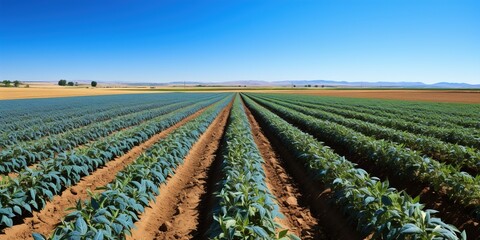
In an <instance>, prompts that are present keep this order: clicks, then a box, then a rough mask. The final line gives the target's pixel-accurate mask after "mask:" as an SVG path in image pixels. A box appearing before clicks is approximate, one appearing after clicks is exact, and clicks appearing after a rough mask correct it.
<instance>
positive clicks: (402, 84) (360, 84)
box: [123, 80, 480, 88]
mask: <svg viewBox="0 0 480 240" xmlns="http://www.w3.org/2000/svg"><path fill="white" fill-rule="evenodd" d="M123 84H128V85H133V86H171V85H184V84H185V85H188V86H192V85H194V86H195V85H202V86H238V85H242V86H278V87H282V86H283V87H287V86H293V85H295V86H296V87H304V86H305V85H311V86H312V87H313V86H315V85H317V86H318V87H321V86H322V85H323V86H324V87H355V88H356V87H358V88H362V87H365V88H374V87H382V88H480V84H468V83H449V82H439V83H434V84H426V83H422V82H351V81H333V80H283V81H260V80H238V81H225V82H200V81H185V82H180V81H177V82H168V83H146V82H144V83H123Z"/></svg>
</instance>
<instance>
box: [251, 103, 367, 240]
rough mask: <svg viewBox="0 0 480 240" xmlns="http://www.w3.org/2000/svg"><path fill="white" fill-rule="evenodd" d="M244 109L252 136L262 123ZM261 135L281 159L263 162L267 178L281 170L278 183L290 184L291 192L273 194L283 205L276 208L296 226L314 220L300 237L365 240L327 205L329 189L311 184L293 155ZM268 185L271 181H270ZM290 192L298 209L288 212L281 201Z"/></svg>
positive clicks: (340, 213)
mask: <svg viewBox="0 0 480 240" xmlns="http://www.w3.org/2000/svg"><path fill="white" fill-rule="evenodd" d="M244 107H245V110H246V112H247V116H248V118H249V120H250V121H251V124H252V126H253V129H255V130H254V132H258V130H259V129H260V131H261V125H263V124H262V122H257V120H255V116H254V115H253V114H252V113H251V112H250V110H249V109H248V108H247V107H246V106H244ZM263 134H265V135H264V136H266V137H267V140H268V141H270V143H271V144H270V146H271V147H272V149H273V151H274V152H276V153H277V154H278V156H280V157H279V158H276V159H280V160H279V161H278V163H279V164H277V165H275V163H274V162H273V161H269V159H271V158H265V160H267V164H266V169H267V171H268V172H269V173H268V174H270V173H272V175H274V176H275V175H276V172H277V171H278V169H282V170H281V171H280V172H279V175H281V174H282V172H283V171H284V172H285V175H286V176H287V177H285V176H279V178H280V180H279V181H289V182H290V183H293V184H292V185H291V187H292V188H291V189H290V190H288V188H287V187H285V190H283V191H284V192H282V186H283V185H280V186H279V188H278V189H276V190H274V191H273V193H274V194H277V193H276V192H279V194H280V196H281V197H277V198H280V199H282V201H281V202H279V204H282V205H283V206H281V207H282V210H284V211H287V214H285V215H286V217H287V218H289V217H288V215H289V213H292V214H293V216H290V218H291V219H292V220H290V219H288V221H291V222H292V224H295V221H296V219H298V218H300V219H301V220H304V219H309V218H310V217H309V215H310V216H312V218H315V220H316V223H317V225H316V226H314V227H313V229H312V228H310V230H309V231H306V232H301V234H300V236H303V235H305V237H304V239H318V238H327V239H362V238H368V237H367V236H361V235H360V234H359V233H358V232H356V231H355V226H352V225H350V224H349V222H348V219H347V218H346V217H345V216H344V214H342V212H341V210H340V209H338V208H337V207H336V206H333V205H332V204H331V202H330V201H331V199H332V192H331V190H330V189H328V188H325V187H324V186H323V184H322V183H320V182H319V181H315V180H312V178H310V176H308V174H307V170H306V169H305V167H304V166H302V164H301V163H300V162H299V161H298V160H297V159H296V158H295V157H294V156H293V155H292V153H290V152H289V151H287V150H286V148H285V146H283V144H282V143H280V141H279V140H278V139H276V138H275V136H274V135H273V134H272V133H270V132H269V131H264V132H263ZM263 134H262V135H263ZM255 135H257V134H255ZM257 145H258V146H259V147H260V146H262V144H261V143H260V144H257ZM269 162H270V163H269ZM269 165H271V166H272V168H273V172H270V170H269V168H270V166H269ZM290 176H292V177H293V180H289V178H290V179H291V177H290ZM267 178H268V176H267ZM269 181H271V180H270V179H269ZM273 181H276V180H274V179H273ZM275 184H276V183H275ZM279 184H281V182H279ZM272 185H274V184H272ZM287 186H288V185H287ZM293 187H296V189H294V188H293ZM298 187H300V188H298ZM290 192H291V193H292V194H293V195H294V197H296V198H297V200H298V201H297V203H298V205H299V206H301V207H299V208H297V209H289V208H290V206H288V207H287V206H286V205H288V202H287V203H285V202H286V199H285V198H284V196H288V194H289V193H290ZM296 194H299V195H296ZM285 208H287V209H288V210H285ZM303 208H305V209H309V211H310V212H311V213H310V214H306V212H305V211H303V212H298V210H300V209H303ZM299 213H300V214H299ZM302 213H303V215H302ZM310 221H311V222H310V223H312V224H313V220H310ZM297 222H298V221H297ZM299 224H302V223H301V222H300V223H299ZM303 224H304V225H301V230H303V228H304V226H305V225H306V224H307V223H303ZM294 226H295V225H294ZM319 230H320V231H323V232H321V234H323V236H322V235H320V232H319ZM297 231H298V230H297ZM294 232H295V230H294ZM312 232H313V233H312ZM312 234H313V237H312ZM319 235H320V236H319ZM311 237H312V238H311Z"/></svg>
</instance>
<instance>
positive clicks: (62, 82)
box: [58, 79, 67, 86]
mask: <svg viewBox="0 0 480 240" xmlns="http://www.w3.org/2000/svg"><path fill="white" fill-rule="evenodd" d="M58 85H60V86H66V85H67V80H65V79H60V81H58Z"/></svg>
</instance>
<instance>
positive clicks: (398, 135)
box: [261, 97, 480, 173]
mask: <svg viewBox="0 0 480 240" xmlns="http://www.w3.org/2000/svg"><path fill="white" fill-rule="evenodd" d="M261 99H264V100H267V101H271V102H274V103H276V104H278V105H281V106H284V107H287V108H292V109H295V110H296V111H299V112H301V113H304V114H307V115H310V116H313V117H316V118H319V119H322V120H326V121H330V122H335V123H338V124H340V125H343V126H345V127H348V128H351V129H353V130H355V131H358V132H361V133H363V134H365V135H367V136H372V137H374V138H376V139H385V140H390V141H393V142H397V143H400V144H403V145H404V146H405V147H408V148H410V149H412V150H417V151H420V152H422V153H423V154H426V155H429V156H430V157H432V158H434V159H437V160H440V161H444V162H448V163H449V164H451V165H453V166H457V167H458V168H459V169H460V168H463V169H471V170H472V171H473V172H475V173H478V172H479V170H480V152H479V151H477V150H476V149H473V148H469V147H464V146H459V145H456V144H451V143H446V142H443V141H440V140H438V139H436V138H432V137H427V136H422V135H418V134H413V133H409V132H404V131H399V130H395V129H392V128H387V127H383V126H379V125H377V124H374V123H369V122H364V121H360V120H357V119H349V118H345V117H343V116H341V115H338V114H333V113H330V112H327V111H324V110H317V109H315V108H312V107H303V105H302V104H301V103H297V104H291V103H288V102H287V101H282V100H277V99H276V98H263V97H261Z"/></svg>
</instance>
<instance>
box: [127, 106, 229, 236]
mask: <svg viewBox="0 0 480 240" xmlns="http://www.w3.org/2000/svg"><path fill="white" fill-rule="evenodd" d="M231 106H232V103H230V105H229V106H228V107H226V108H225V109H224V110H223V111H222V112H221V113H220V114H219V116H218V117H217V118H216V119H215V120H214V122H213V123H212V124H211V125H210V126H209V127H208V129H207V130H206V132H205V133H204V134H203V135H202V136H201V137H200V139H199V140H198V142H197V143H195V144H194V145H193V147H192V149H191V150H190V152H189V153H188V155H187V156H186V157H185V159H184V163H183V164H182V165H181V166H179V167H178V168H177V169H176V170H175V174H174V175H173V176H171V177H169V178H168V180H167V183H166V184H164V185H162V186H161V187H160V189H159V191H160V195H158V196H157V198H156V199H155V202H152V203H151V204H150V207H151V208H146V209H145V212H144V213H143V214H142V215H141V216H140V220H139V221H138V222H137V223H135V226H136V229H134V230H133V231H132V236H128V237H127V239H191V238H193V237H195V236H196V235H197V234H198V233H197V230H198V226H199V225H200V221H201V219H200V218H201V210H202V209H203V208H207V206H202V205H201V204H202V202H204V200H203V199H202V198H204V197H205V195H206V194H205V193H206V192H207V188H208V185H209V181H210V180H209V177H211V176H209V172H210V171H209V170H210V169H212V168H215V164H219V162H216V161H214V160H215V155H216V152H217V150H218V148H219V146H220V140H221V138H222V135H223V132H224V129H225V126H226V124H227V120H228V116H229V113H230V109H231Z"/></svg>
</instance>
